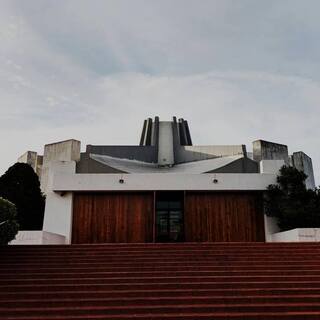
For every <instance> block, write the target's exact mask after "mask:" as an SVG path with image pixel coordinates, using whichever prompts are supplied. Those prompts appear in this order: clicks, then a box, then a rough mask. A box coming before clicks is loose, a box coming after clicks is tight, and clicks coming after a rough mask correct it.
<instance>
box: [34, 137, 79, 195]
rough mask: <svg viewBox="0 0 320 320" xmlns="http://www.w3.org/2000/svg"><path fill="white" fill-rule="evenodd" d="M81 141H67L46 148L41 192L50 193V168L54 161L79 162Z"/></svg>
mask: <svg viewBox="0 0 320 320" xmlns="http://www.w3.org/2000/svg"><path fill="white" fill-rule="evenodd" d="M79 160H80V141H78V140H74V139H71V140H66V141H61V142H56V143H51V144H46V145H45V146H44V154H43V165H42V174H41V180H40V182H41V190H42V191H43V192H44V193H45V194H46V193H47V192H48V179H49V167H50V164H51V162H53V161H79Z"/></svg>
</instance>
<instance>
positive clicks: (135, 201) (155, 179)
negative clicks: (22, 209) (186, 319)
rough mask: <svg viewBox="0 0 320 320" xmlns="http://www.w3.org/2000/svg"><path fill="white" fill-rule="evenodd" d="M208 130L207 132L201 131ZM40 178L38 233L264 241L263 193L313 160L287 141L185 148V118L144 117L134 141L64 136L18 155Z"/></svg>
mask: <svg viewBox="0 0 320 320" xmlns="http://www.w3.org/2000/svg"><path fill="white" fill-rule="evenodd" d="M208 136H210V133H208ZM19 161H21V162H28V163H29V164H30V165H31V166H33V168H34V169H35V171H36V172H37V173H38V174H39V176H40V180H41V186H42V190H43V191H44V192H45V193H46V195H47V201H46V209H45V220H44V226H43V230H44V231H47V232H50V233H52V234H57V235H61V236H62V237H64V239H65V243H66V244H68V243H108V242H111V243H113V242H121V243H130V242H175V241H180V242H181V241H187V242H215V241H220V242H221V241H239V242H241V241H266V240H268V236H269V235H270V234H271V233H272V232H273V231H274V230H272V229H273V228H274V226H273V223H272V222H271V221H270V218H267V217H266V216H265V215H264V213H263V207H262V196H263V191H264V190H265V189H266V188H267V186H268V185H269V184H271V183H275V182H276V176H277V174H278V170H279V168H280V167H281V166H283V165H284V164H287V165H292V166H294V167H296V168H298V169H299V170H302V171H304V172H305V173H306V174H307V175H308V179H307V182H306V183H307V187H308V188H314V187H315V182H314V176H313V169H312V160H311V158H310V157H308V156H307V155H306V154H304V153H303V152H301V151H300V152H294V153H293V154H292V155H289V153H288V148H287V146H286V145H282V144H278V143H272V142H268V141H263V140H257V141H254V142H253V147H252V152H247V149H246V146H245V145H227V146H222V145H219V146H215V145H206V146H194V145H193V144H192V136H191V133H190V129H189V125H188V122H187V121H185V120H184V119H178V120H177V119H176V118H175V117H173V120H172V121H160V120H159V118H158V117H155V119H154V120H152V119H151V118H149V119H147V120H145V121H144V123H143V128H142V133H141V138H140V144H139V145H136V146H96V145H87V147H86V151H85V152H81V151H80V141H77V140H73V139H71V140H66V141H62V142H57V143H53V144H48V145H46V146H45V147H44V154H43V156H39V155H37V154H36V153H34V152H30V151H29V152H27V153H26V154H24V155H23V156H21V157H20V158H19Z"/></svg>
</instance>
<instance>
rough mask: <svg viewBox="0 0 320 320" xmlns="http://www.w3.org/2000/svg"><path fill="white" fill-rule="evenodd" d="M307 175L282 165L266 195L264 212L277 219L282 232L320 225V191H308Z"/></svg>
mask: <svg viewBox="0 0 320 320" xmlns="http://www.w3.org/2000/svg"><path fill="white" fill-rule="evenodd" d="M306 178H307V176H306V175H305V174H304V173H303V172H301V171H299V170H297V169H295V168H293V167H289V166H283V167H282V168H281V169H280V174H279V175H278V177H277V184H273V185H269V186H268V189H267V192H266V197H265V209H266V214H267V215H268V216H271V217H275V218H277V221H278V226H279V228H280V229H281V231H285V230H290V229H295V228H320V193H319V190H318V189H316V190H308V189H307V188H306V186H305V180H306Z"/></svg>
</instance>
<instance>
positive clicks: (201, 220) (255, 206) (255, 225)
mask: <svg viewBox="0 0 320 320" xmlns="http://www.w3.org/2000/svg"><path fill="white" fill-rule="evenodd" d="M185 239H186V241H191V242H192V241H196V242H198V241H199V242H218V241H220V242H224V241H226V242H229V241H234V242H245V241H264V220H263V211H262V204H261V194H252V193H251V194H250V193H212V192H211V193H210V192H203V193H202V192H198V193H196V192H187V193H186V200H185Z"/></svg>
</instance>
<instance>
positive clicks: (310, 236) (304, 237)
mask: <svg viewBox="0 0 320 320" xmlns="http://www.w3.org/2000/svg"><path fill="white" fill-rule="evenodd" d="M271 239H272V242H320V228H301V229H292V230H288V231H283V232H278V233H275V234H273V235H272V238H271Z"/></svg>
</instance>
